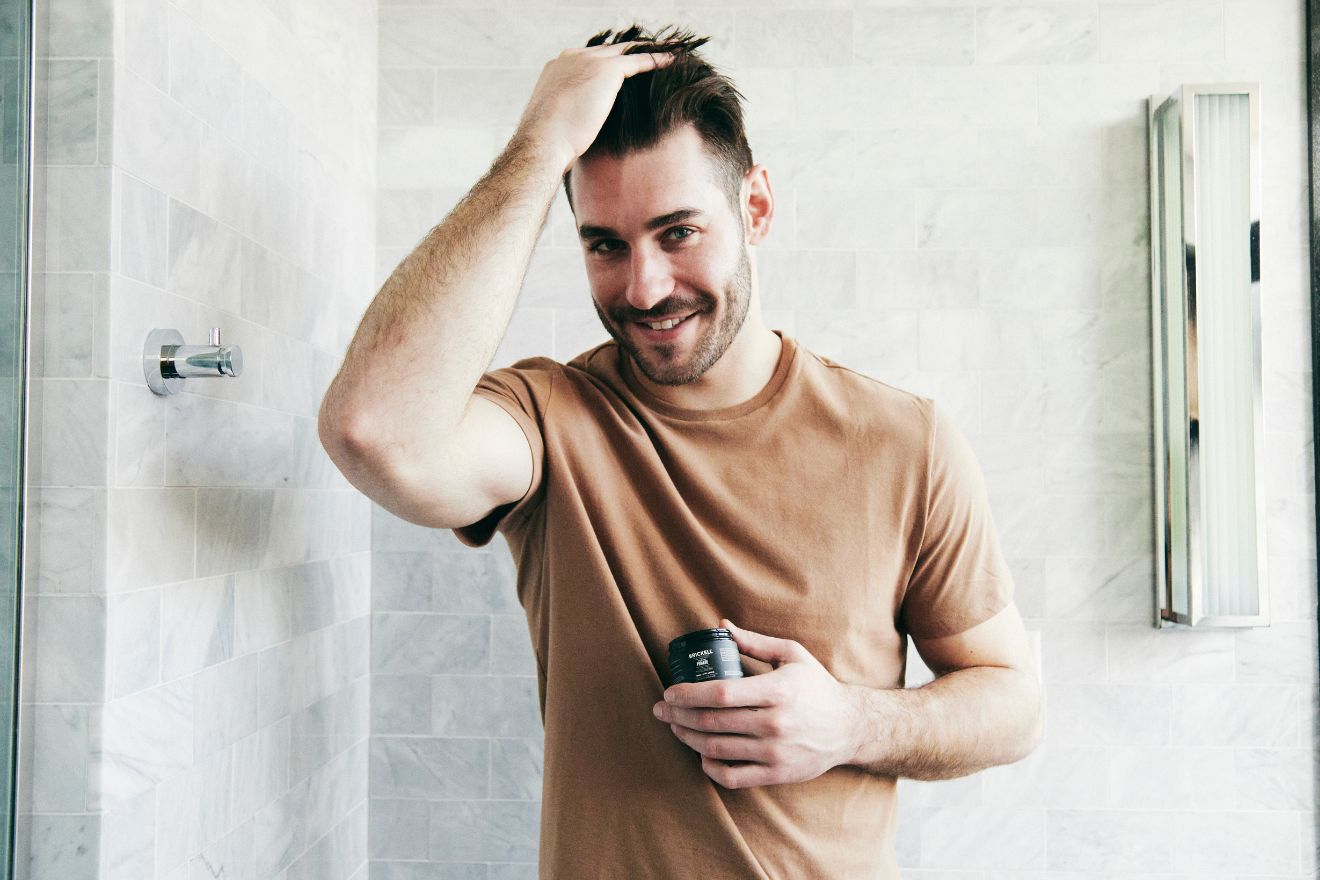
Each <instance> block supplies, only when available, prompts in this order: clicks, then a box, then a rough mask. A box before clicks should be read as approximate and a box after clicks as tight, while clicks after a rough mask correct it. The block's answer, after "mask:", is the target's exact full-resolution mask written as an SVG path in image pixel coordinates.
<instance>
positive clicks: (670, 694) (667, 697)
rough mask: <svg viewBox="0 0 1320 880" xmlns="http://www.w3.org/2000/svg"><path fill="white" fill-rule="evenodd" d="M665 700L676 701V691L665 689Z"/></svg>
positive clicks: (667, 701) (668, 701)
mask: <svg viewBox="0 0 1320 880" xmlns="http://www.w3.org/2000/svg"><path fill="white" fill-rule="evenodd" d="M665 702H666V703H672V702H674V692H673V691H665Z"/></svg>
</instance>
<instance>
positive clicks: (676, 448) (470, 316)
mask: <svg viewBox="0 0 1320 880" xmlns="http://www.w3.org/2000/svg"><path fill="white" fill-rule="evenodd" d="M610 33H611V32H610V31H605V32H604V33H602V34H598V35H597V36H596V37H593V38H592V40H591V41H589V42H588V45H587V47H586V48H583V49H569V50H565V51H564V52H563V53H561V54H560V55H559V57H557V58H556V59H554V60H552V61H550V62H549V63H547V64H546V66H545V68H544V69H543V70H542V73H541V76H540V79H539V80H538V82H537V84H536V87H535V89H534V91H533V94H532V96H531V99H530V100H529V102H528V106H527V109H526V110H525V111H524V113H523V116H522V118H521V120H520V123H519V126H518V129H517V131H516V132H515V134H514V136H513V137H512V138H511V140H510V142H509V145H508V146H507V147H506V149H505V150H504V152H503V153H502V154H501V155H500V157H499V158H498V159H497V160H496V161H495V163H494V164H493V165H492V167H491V169H490V171H489V172H488V173H487V174H486V175H485V176H484V177H483V178H482V179H481V180H480V181H479V182H478V183H477V184H476V186H474V187H473V189H472V190H471V191H470V192H469V193H468V194H467V196H466V197H465V198H464V199H463V200H462V201H461V202H460V203H459V204H458V205H457V206H456V207H455V208H454V210H453V211H452V212H451V213H450V214H449V216H448V217H447V218H446V219H445V220H444V222H443V223H441V224H440V225H439V226H438V227H436V228H435V229H434V230H432V232H431V233H430V234H429V235H428V236H427V237H426V239H425V240H424V241H423V242H422V243H421V244H420V245H419V246H418V247H417V249H416V250H415V251H414V252H413V253H412V254H411V255H409V256H408V257H407V258H406V259H405V260H404V261H403V262H402V263H401V264H400V265H399V267H398V268H397V269H396V270H395V272H394V274H393V275H392V276H391V277H390V278H389V280H388V281H387V282H386V283H385V285H384V287H383V288H382V290H381V292H380V293H379V294H378V296H377V297H376V299H375V301H374V302H373V303H372V305H371V307H370V308H369V309H368V311H367V313H366V315H365V316H364V317H363V320H362V324H361V326H360V327H359V328H358V332H357V335H356V336H355V338H354V340H353V342H352V345H351V346H350V348H349V350H348V352H347V354H346V356H345V359H344V365H343V368H342V370H341V371H340V374H339V375H338V376H337V377H336V379H335V381H334V383H333V384H332V386H331V387H330V389H329V391H328V393H327V395H326V399H325V402H324V404H323V407H322V410H321V437H322V440H323V442H324V444H325V446H326V449H327V450H328V451H329V453H330V455H331V456H332V458H333V459H334V461H335V463H336V464H337V465H338V466H339V467H340V468H341V470H343V472H344V473H345V475H346V476H347V477H348V479H349V480H350V481H352V482H353V483H354V485H356V486H358V487H359V488H361V489H362V490H363V491H364V492H366V493H367V494H368V495H370V496H371V497H372V498H374V499H375V500H376V501H378V502H379V503H380V504H381V505H382V506H384V507H386V508H387V509H389V510H391V511H393V512H394V513H396V514H397V515H399V516H401V517H403V518H405V519H408V520H410V521H412V522H415V523H420V524H424V525H431V526H435V527H438V528H452V529H453V530H454V532H455V534H456V535H457V536H458V537H459V539H460V540H461V541H463V543H465V544H467V545H470V546H480V545H483V544H485V543H487V542H488V541H490V539H491V537H492V536H493V533H494V531H495V530H496V529H498V530H500V531H501V532H502V533H503V534H504V535H505V537H506V539H507V541H508V544H509V547H510V549H511V550H512V553H513V556H514V560H515V563H516V565H517V571H518V579H517V581H518V582H517V589H518V597H519V600H520V602H521V603H522V605H523V607H524V609H525V610H526V612H527V616H528V625H529V631H530V633H531V637H532V643H533V647H534V649H535V654H536V660H537V668H538V685H539V696H540V701H541V714H542V720H543V722H544V725H545V769H544V777H543V786H544V788H543V802H542V822H541V832H542V836H541V849H540V860H541V862H540V876H541V877H544V878H560V880H578V878H588V877H601V878H642V877H654V878H679V877H689V876H693V877H704V878H893V877H897V876H898V874H897V869H896V866H895V859H894V853H893V837H894V822H895V778H896V777H898V776H908V777H913V778H920V779H938V778H947V777H953V776H960V775H965V774H967V773H971V772H974V771H976V770H979V769H982V768H984V767H988V766H991V765H994V764H1001V763H1006V762H1011V761H1015V760H1018V759H1020V758H1021V757H1023V756H1024V755H1026V754H1027V753H1029V752H1030V751H1031V749H1032V748H1034V746H1035V744H1036V742H1037V740H1038V738H1039V730H1040V727H1039V708H1038V707H1039V693H1038V684H1037V680H1036V676H1035V673H1034V671H1033V665H1032V659H1031V656H1030V651H1029V650H1028V648H1027V644H1026V639H1025V634H1024V632H1023V627H1022V622H1021V619H1020V617H1019V616H1018V613H1017V611H1016V609H1015V608H1014V606H1013V603H1012V579H1011V575H1010V573H1009V571H1008V569H1007V567H1006V566H1005V564H1004V561H1003V558H1002V556H1001V554H1000V550H999V547H998V544H997V541H996V539H995V534H994V526H993V522H992V518H991V515H990V511H989V508H988V505H987V502H986V497H985V489H984V485H983V481H982V477H981V474H980V471H979V468H978V466H977V464H976V460H975V457H974V456H973V454H972V452H971V449H970V447H969V446H968V444H967V442H966V440H965V439H964V438H963V436H962V435H961V434H960V433H959V431H958V429H957V428H956V426H955V425H954V424H953V423H952V422H951V421H950V420H949V418H948V417H947V416H946V415H945V414H944V413H943V411H942V410H939V409H937V408H936V407H935V405H934V403H933V402H932V401H930V400H928V399H926V398H923V397H919V396H917V395H914V394H910V393H908V392H905V391H901V390H899V389H897V388H894V387H891V386H889V385H886V384H884V383H883V382H880V381H877V380H875V379H872V378H869V377H866V376H863V375H860V374H858V373H855V372H853V371H851V370H849V369H847V368H846V367H843V366H841V365H839V364H835V363H833V362H831V361H829V360H828V359H826V358H823V357H820V356H818V355H815V354H813V353H811V352H810V351H808V350H807V349H805V348H803V347H802V346H800V345H799V344H798V343H797V342H796V341H795V340H794V339H793V338H792V337H790V336H789V335H787V334H785V333H783V332H782V331H778V330H771V329H769V328H768V327H767V326H766V325H765V324H764V323H762V321H761V315H760V305H759V301H758V298H757V281H756V260H755V255H756V248H757V246H758V245H759V244H760V243H761V242H763V241H764V240H765V239H766V237H767V236H768V234H769V231H770V225H771V220H772V218H773V216H774V209H775V204H774V196H773V192H772V190H771V187H770V180H769V174H768V171H767V169H766V168H765V167H764V166H762V165H753V164H752V159H751V152H750V150H749V149H748V147H747V143H746V139H745V135H744V133H743V127H742V114H741V108H740V105H739V103H738V99H739V98H740V97H741V96H740V95H738V94H737V92H736V91H735V90H734V88H733V87H732V85H731V84H730V83H729V82H728V80H727V79H725V78H724V77H722V76H720V75H718V74H717V73H715V71H714V70H712V69H711V68H710V67H709V66H708V65H707V64H706V63H705V62H704V61H703V60H702V59H701V58H700V57H699V56H698V55H697V54H696V53H695V52H694V51H693V50H695V49H696V48H697V47H698V46H700V45H701V44H702V43H704V42H705V40H704V39H703V40H697V39H694V38H692V37H691V35H689V34H685V33H682V32H677V33H673V34H668V35H665V34H664V33H663V32H661V33H659V34H646V33H644V32H642V31H641V29H640V28H638V27H636V26H634V27H631V28H629V29H627V30H625V31H623V32H620V33H619V34H617V35H615V37H614V39H613V41H612V42H608V43H607V42H605V41H606V40H607V39H608V38H609V36H610ZM561 178H562V182H563V184H564V186H565V189H566V192H567V194H568V196H569V202H570V205H571V207H572V209H573V213H574V218H575V221H576V222H577V224H578V231H579V233H580V236H581V239H582V247H583V254H584V259H585V260H586V267H587V276H588V279H589V281H590V285H591V293H592V302H593V305H594V306H595V308H596V311H597V313H598V314H599V316H600V319H601V322H602V324H604V326H605V328H606V330H608V331H609V334H610V336H611V337H613V341H611V342H607V343H605V344H602V345H600V346H597V347H595V348H593V349H591V350H589V351H586V352H583V353H582V354H580V355H578V356H577V357H575V358H573V359H572V360H570V361H569V362H568V363H567V364H561V363H558V362H556V361H553V360H551V359H549V358H527V359H524V360H521V361H519V362H517V363H516V364H514V365H513V366H512V367H506V368H502V369H497V370H493V371H490V372H485V369H486V366H487V365H488V364H489V362H490V359H491V357H492V356H493V354H494V351H495V349H496V347H497V345H498V343H499V341H500V338H501V336H502V334H503V331H504V328H505V327H506V325H507V322H508V319H509V316H510V314H511V312H512V310H513V306H514V302H515V300H516V297H517V292H518V289H519V287H520V284H521V280H522V278H523V275H524V273H525V271H526V268H527V264H528V261H529V259H530V256H531V252H532V248H533V246H534V244H535V242H536V239H537V236H538V234H539V232H540V230H541V228H542V224H543V223H544V220H545V216H546V212H547V211H548V209H549V206H550V203H551V201H552V200H553V198H554V195H555V191H556V188H557V186H558V184H559V183H560V182H561ZM672 321H678V323H677V324H673V325H672V326H671V322H672ZM657 327H658V329H653V328H657ZM715 625H721V626H727V627H729V628H731V629H732V631H733V634H734V637H735V639H736V641H737V644H738V647H739V649H740V652H741V653H742V654H744V655H745V656H746V657H747V658H748V659H747V661H746V665H747V666H748V668H749V671H750V672H753V673H757V674H751V675H749V676H748V677H746V678H744V679H735V680H725V681H708V682H700V683H689V684H680V685H676V686H672V687H668V688H667V687H666V685H667V684H668V673H667V646H668V643H669V641H670V640H671V639H673V638H675V637H676V636H679V635H681V634H683V633H686V632H689V631H692V630H695V629H701V628H706V627H710V626H715ZM908 637H911V638H912V639H913V640H914V641H915V644H916V647H917V649H918V651H919V652H920V654H921V656H922V658H923V659H924V660H925V661H926V663H927V665H929V666H930V667H931V669H932V670H933V671H934V672H935V673H936V675H937V678H936V680H935V681H934V682H932V683H930V684H928V685H927V686H925V687H922V688H916V689H906V690H905V689H904V688H903V683H904V682H903V676H904V664H905V658H906V644H907V638H908Z"/></svg>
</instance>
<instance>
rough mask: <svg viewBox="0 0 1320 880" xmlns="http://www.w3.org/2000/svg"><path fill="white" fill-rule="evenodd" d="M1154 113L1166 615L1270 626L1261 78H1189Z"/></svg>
mask: <svg viewBox="0 0 1320 880" xmlns="http://www.w3.org/2000/svg"><path fill="white" fill-rule="evenodd" d="M1244 97H1245V101H1244V100H1243V98H1244ZM1244 105H1245V106H1244ZM1148 125H1149V128H1148V132H1149V143H1150V174H1151V177H1150V196H1151V205H1150V212H1151V213H1150V218H1151V228H1150V235H1151V341H1152V362H1153V364H1152V365H1153V368H1154V385H1153V394H1152V398H1153V411H1154V422H1153V428H1154V435H1155V441H1154V446H1155V474H1156V480H1155V503H1156V515H1155V520H1156V522H1155V570H1156V610H1155V625H1156V626H1159V627H1165V626H1174V625H1184V626H1193V627H1253V626H1268V625H1269V589H1268V583H1269V582H1268V578H1267V566H1266V560H1267V556H1268V545H1267V543H1266V533H1265V519H1266V510H1267V508H1266V499H1265V480H1264V465H1263V456H1264V442H1263V429H1262V416H1261V343H1260V203H1261V197H1260V193H1261V182H1260V98H1259V87H1258V86H1257V85H1256V84H1254V83H1231V84H1214V85H1184V86H1182V87H1180V88H1179V89H1178V90H1177V91H1175V92H1174V93H1173V94H1172V95H1171V96H1169V97H1167V98H1163V97H1159V96H1152V97H1151V99H1150V104H1149V108H1148ZM1198 175H1199V177H1198ZM1198 246H1199V249H1200V252H1199V253H1198ZM1198 331H1199V334H1198Z"/></svg>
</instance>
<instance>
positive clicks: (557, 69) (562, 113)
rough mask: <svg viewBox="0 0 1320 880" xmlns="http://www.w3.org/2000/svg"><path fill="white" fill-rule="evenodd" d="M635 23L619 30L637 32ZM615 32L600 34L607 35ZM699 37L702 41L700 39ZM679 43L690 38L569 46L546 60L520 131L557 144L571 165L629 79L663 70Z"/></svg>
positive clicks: (536, 140)
mask: <svg viewBox="0 0 1320 880" xmlns="http://www.w3.org/2000/svg"><path fill="white" fill-rule="evenodd" d="M633 30H634V28H630V29H629V30H628V31H625V32H622V33H620V34H619V36H620V37H622V36H625V35H628V34H632V33H633ZM609 33H610V32H609V31H605V32H604V33H603V34H597V35H596V36H595V37H592V39H593V40H603V39H604V38H605V36H607V35H608V34H609ZM700 42H704V41H699V42H697V44H698V45H699V44H700ZM670 45H673V46H674V47H675V49H676V50H677V51H681V50H682V49H683V48H684V47H685V46H687V45H688V44H687V43H685V42H679V43H673V44H671V43H656V42H654V41H651V40H646V41H641V40H635V39H628V40H622V41H618V42H614V43H611V44H608V45H598V44H591V45H588V46H587V47H585V48H582V49H565V50H564V51H562V52H560V53H559V56H558V57H557V58H552V59H551V60H550V61H548V62H546V64H545V67H543V68H542V69H541V76H540V78H539V79H538V80H537V81H536V86H535V87H534V88H533V90H532V96H531V98H530V99H529V100H528V102H527V107H526V108H525V109H524V110H523V114H522V118H521V119H520V120H519V122H518V134H519V135H521V136H523V137H525V138H527V139H528V140H530V141H532V142H534V143H538V144H540V145H542V146H543V147H545V148H547V149H551V150H558V151H560V152H561V153H562V155H563V159H564V168H565V169H567V168H568V166H569V165H571V164H572V163H573V160H575V159H577V157H578V156H581V155H582V154H583V153H585V152H586V151H587V148H588V147H590V146H591V143H592V141H594V140H595V139H596V135H597V134H599V133H600V129H601V126H603V125H604V124H605V120H606V118H607V117H608V116H609V113H610V108H611V107H613V106H614V99H615V97H616V96H617V95H618V94H619V88H620V87H621V86H622V85H623V81H624V80H625V79H627V78H628V77H630V76H634V75H636V74H639V73H647V72H649V71H653V70H658V69H659V68H661V67H664V66H666V65H668V64H669V63H670V62H672V61H673V60H674V56H675V52H674V51H668V50H667V49H666V48H665V47H666V46H670Z"/></svg>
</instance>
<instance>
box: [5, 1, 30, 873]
mask: <svg viewBox="0 0 1320 880" xmlns="http://www.w3.org/2000/svg"><path fill="white" fill-rule="evenodd" d="M31 20H32V9H31V2H30V0H0V114H3V115H2V117H0V810H3V811H4V815H3V816H0V849H3V852H0V880H9V878H10V877H11V876H13V866H12V862H13V851H14V768H15V763H16V757H15V744H16V740H17V727H16V721H17V706H18V679H17V672H18V669H17V667H18V612H19V607H20V605H19V585H20V584H21V583H22V577H21V573H22V562H23V554H22V538H23V529H22V525H23V492H24V488H25V483H26V479H25V474H24V460H25V455H24V453H25V449H24V443H25V438H26V431H25V430H24V429H25V422H26V412H27V406H26V400H27V351H28V346H27V338H26V337H27V327H28V314H27V301H28V296H27V288H28V284H27V276H28V272H27V268H28V257H27V240H28V190H29V169H30V167H31V162H30V150H29V136H28V133H29V130H30V126H31V115H30V113H29V98H28V96H29V93H30V89H31V75H30V74H31V69H32V57H31V54H32V36H31V34H32V28H31Z"/></svg>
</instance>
